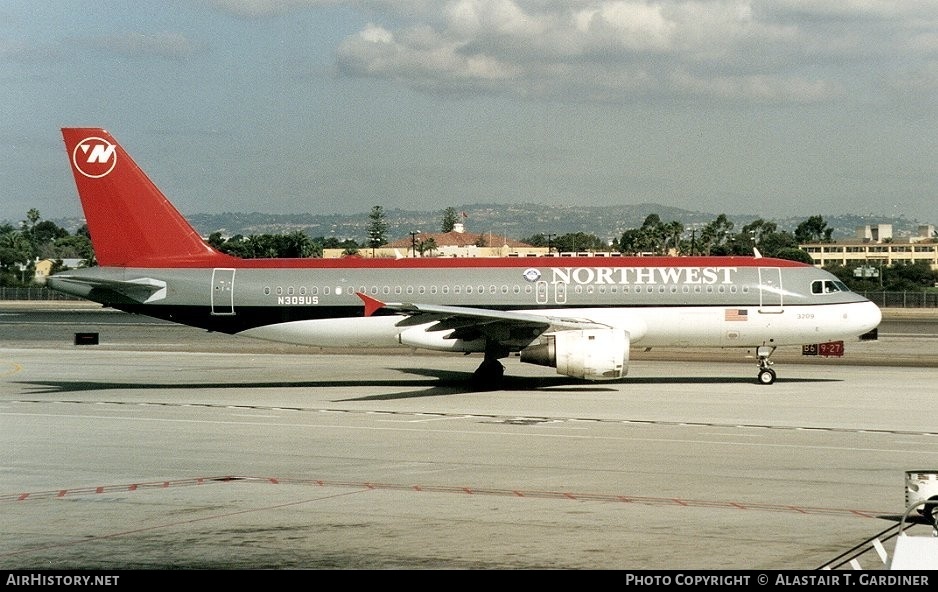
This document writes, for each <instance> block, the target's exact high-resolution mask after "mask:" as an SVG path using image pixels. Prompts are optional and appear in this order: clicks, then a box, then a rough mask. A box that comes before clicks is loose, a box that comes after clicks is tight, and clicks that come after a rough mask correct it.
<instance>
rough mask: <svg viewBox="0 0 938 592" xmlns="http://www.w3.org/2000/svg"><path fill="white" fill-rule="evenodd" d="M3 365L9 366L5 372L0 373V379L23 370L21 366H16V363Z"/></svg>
mask: <svg viewBox="0 0 938 592" xmlns="http://www.w3.org/2000/svg"><path fill="white" fill-rule="evenodd" d="M4 365H5V366H6V365H9V368H8V369H7V370H4V371H3V372H0V378H2V377H4V376H13V375H14V374H16V373H17V372H20V371H21V370H22V369H23V366H22V365H21V364H17V363H16V362H7V363H5V364H4Z"/></svg>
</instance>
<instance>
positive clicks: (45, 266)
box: [33, 259, 85, 284]
mask: <svg viewBox="0 0 938 592" xmlns="http://www.w3.org/2000/svg"><path fill="white" fill-rule="evenodd" d="M56 261H57V260H56V259H37V260H36V267H35V271H34V272H33V281H34V282H36V283H37V284H44V283H46V278H47V277H49V274H51V273H52V266H53V265H55V262H56ZM83 265H85V260H84V259H62V267H64V268H65V269H76V268H78V267H82V266H83Z"/></svg>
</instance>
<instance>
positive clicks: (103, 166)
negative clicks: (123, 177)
mask: <svg viewBox="0 0 938 592" xmlns="http://www.w3.org/2000/svg"><path fill="white" fill-rule="evenodd" d="M72 164H74V165H75V170H77V171H78V172H79V173H81V174H82V175H84V176H86V177H90V178H92V179H100V178H101V177H103V176H105V175H107V174H108V173H110V172H111V171H112V170H114V165H116V164H117V145H116V144H111V143H110V142H108V141H107V140H105V139H103V138H96V137H91V138H85V139H84V140H82V141H81V142H79V143H78V145H77V146H75V150H73V151H72Z"/></svg>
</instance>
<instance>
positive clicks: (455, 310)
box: [358, 292, 607, 339]
mask: <svg viewBox="0 0 938 592" xmlns="http://www.w3.org/2000/svg"><path fill="white" fill-rule="evenodd" d="M358 297H359V298H361V299H362V302H364V303H365V316H371V315H372V314H374V313H375V312H377V311H378V310H380V309H386V310H392V311H395V312H398V313H401V314H405V315H409V316H410V317H411V318H412V319H413V322H414V323H415V324H417V323H420V324H424V323H426V322H427V321H428V320H433V319H436V324H434V325H432V326H430V327H429V328H428V329H427V331H448V330H451V329H455V330H456V333H457V335H454V337H462V338H469V337H470V336H471V333H473V332H475V333H485V334H488V335H490V336H493V337H496V338H498V337H499V336H500V335H506V336H507V335H509V334H516V333H517V331H514V330H516V329H519V328H520V329H526V330H527V331H526V332H525V334H527V335H529V336H530V337H531V338H532V339H533V338H534V337H536V336H538V335H540V334H541V333H544V332H545V331H547V330H554V331H563V330H570V329H599V328H607V326H606V325H601V324H598V323H596V322H594V321H591V320H589V319H580V318H576V317H565V316H557V315H539V314H532V313H524V312H513V311H507V310H496V309H490V308H474V307H469V306H446V305H439V304H419V303H409V302H382V301H380V300H377V299H375V298H372V297H370V296H368V295H366V294H362V293H361V292H359V293H358ZM405 322H406V321H405ZM513 329H514V330H513Z"/></svg>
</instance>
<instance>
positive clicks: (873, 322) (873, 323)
mask: <svg viewBox="0 0 938 592" xmlns="http://www.w3.org/2000/svg"><path fill="white" fill-rule="evenodd" d="M852 319H853V321H854V323H856V325H857V329H858V330H859V332H860V333H861V334H862V333H866V332H867V331H872V330H873V329H875V328H876V327H878V326H879V323H880V321H882V320H883V311H881V310H880V309H879V307H878V306H876V305H875V304H873V303H872V302H861V303H860V305H859V306H858V307H857V310H856V311H855V312H854V314H853V316H852Z"/></svg>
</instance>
